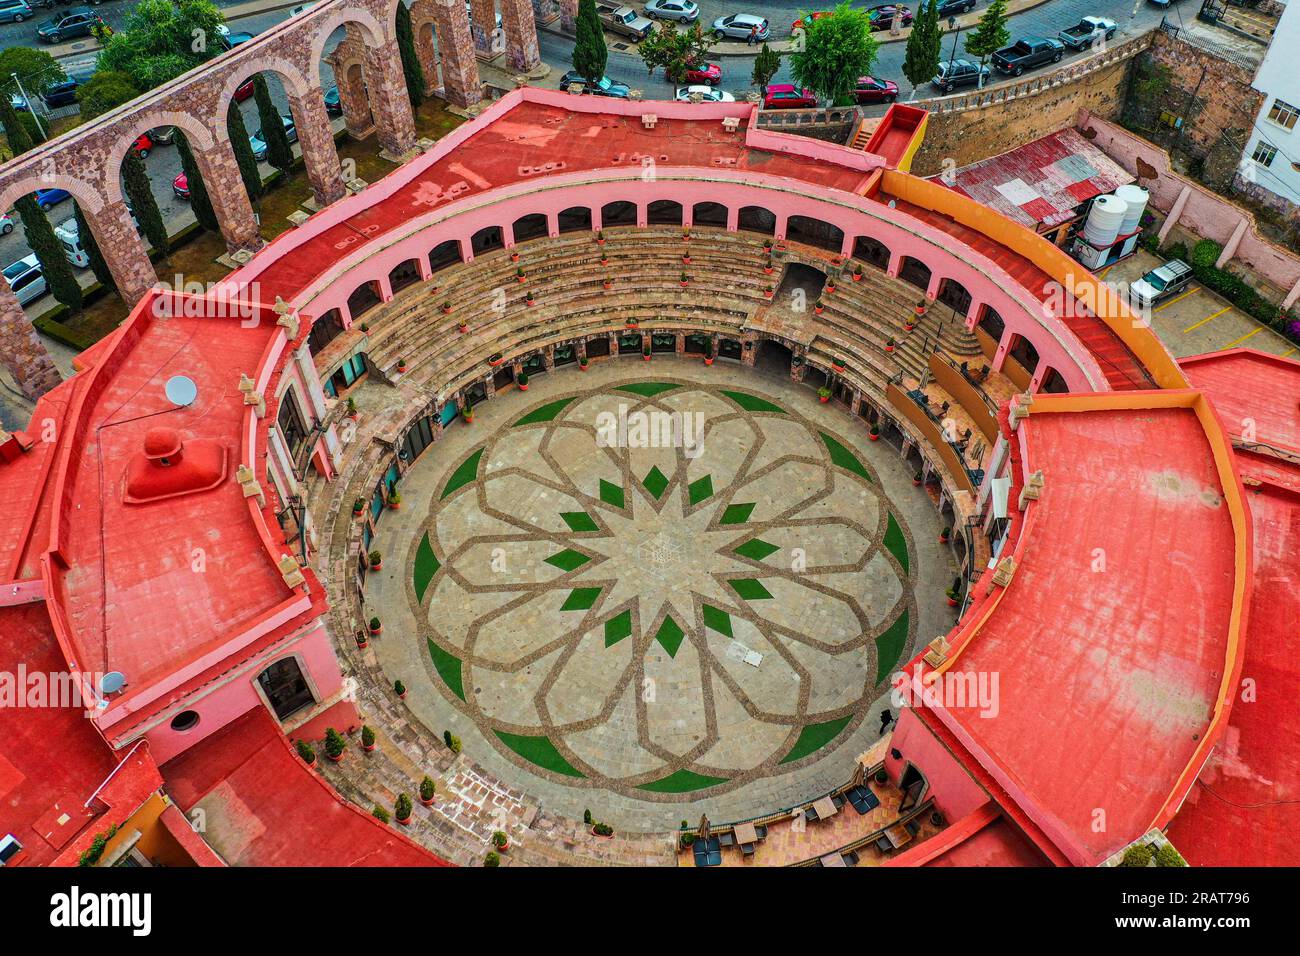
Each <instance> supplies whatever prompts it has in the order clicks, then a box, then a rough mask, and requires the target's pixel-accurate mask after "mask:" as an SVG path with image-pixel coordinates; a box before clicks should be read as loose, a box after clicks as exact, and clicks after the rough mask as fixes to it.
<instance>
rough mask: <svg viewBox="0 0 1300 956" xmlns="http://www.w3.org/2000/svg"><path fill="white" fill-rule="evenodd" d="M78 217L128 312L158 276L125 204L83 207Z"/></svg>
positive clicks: (115, 200) (115, 203)
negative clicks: (89, 234)
mask: <svg viewBox="0 0 1300 956" xmlns="http://www.w3.org/2000/svg"><path fill="white" fill-rule="evenodd" d="M204 182H205V183H206V182H207V180H206V179H205V180H204ZM241 185H242V184H241ZM81 214H82V215H83V216H84V217H85V219H86V225H87V226H89V227H90V231H91V233H92V234H93V235H94V237H95V243H96V244H97V245H98V246H99V252H100V254H101V255H102V256H103V257H104V264H105V265H106V266H108V271H109V272H111V273H113V282H114V284H115V285H116V286H117V291H118V293H119V294H120V295H121V296H122V301H123V302H125V303H126V306H127V308H128V309H129V308H131V307H132V306H134V305H135V304H136V303H137V302H139V301H140V300H141V299H143V298H144V296H145V294H146V293H147V292H148V291H149V290H150V289H152V288H153V287H154V284H155V283H157V281H158V274H157V273H156V272H155V271H154V267H153V263H152V262H150V261H149V254H148V253H147V252H146V251H145V248H144V243H143V242H142V241H141V239H140V234H139V233H138V232H137V231H136V228H135V225H134V224H133V223H132V222H131V213H130V211H129V210H128V209H127V208H126V203H125V202H123V201H122V200H121V199H120V198H119V199H110V200H109V201H108V202H106V203H104V205H103V206H101V207H100V208H99V209H98V210H96V211H93V212H92V211H91V210H89V209H87V208H86V207H85V206H83V207H82V209H81Z"/></svg>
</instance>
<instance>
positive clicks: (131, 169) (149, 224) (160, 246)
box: [122, 149, 170, 256]
mask: <svg viewBox="0 0 1300 956" xmlns="http://www.w3.org/2000/svg"><path fill="white" fill-rule="evenodd" d="M122 181H123V183H124V185H125V186H126V198H127V202H128V203H129V204H130V206H131V211H132V212H133V213H135V221H136V222H138V223H139V224H140V229H141V230H142V231H143V232H144V237H145V238H146V239H148V240H149V245H151V246H153V247H154V249H155V250H157V251H158V252H161V253H162V254H163V255H164V256H165V255H167V252H168V250H169V249H170V243H169V242H168V238H167V226H166V225H165V224H164V223H163V218H162V213H160V212H159V211H158V203H157V201H155V200H154V198H153V190H152V189H151V188H150V186H149V173H148V172H147V171H146V170H145V168H144V160H143V159H141V158H140V156H139V154H138V153H136V151H135V150H133V149H131V150H127V153H126V159H125V160H123V162H122Z"/></svg>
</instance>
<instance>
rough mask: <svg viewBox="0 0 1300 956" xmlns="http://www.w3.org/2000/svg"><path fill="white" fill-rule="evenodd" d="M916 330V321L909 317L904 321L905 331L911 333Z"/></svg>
mask: <svg viewBox="0 0 1300 956" xmlns="http://www.w3.org/2000/svg"><path fill="white" fill-rule="evenodd" d="M914 328H916V321H915V320H914V319H913V318H912V317H911V316H910V315H909V316H908V317H907V318H906V319H904V320H903V331H904V332H911V331H912V330H913V329H914Z"/></svg>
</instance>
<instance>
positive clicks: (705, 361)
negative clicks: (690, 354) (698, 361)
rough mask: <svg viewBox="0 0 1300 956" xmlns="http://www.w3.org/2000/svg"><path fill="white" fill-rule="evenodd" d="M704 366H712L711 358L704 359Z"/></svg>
mask: <svg viewBox="0 0 1300 956" xmlns="http://www.w3.org/2000/svg"><path fill="white" fill-rule="evenodd" d="M704 364H705V365H712V364H713V359H711V358H706V359H705V360H704Z"/></svg>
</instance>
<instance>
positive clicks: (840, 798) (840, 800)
mask: <svg viewBox="0 0 1300 956" xmlns="http://www.w3.org/2000/svg"><path fill="white" fill-rule="evenodd" d="M831 803H833V804H835V809H836V810H843V809H844V794H842V793H837V794H835V796H833V797H831Z"/></svg>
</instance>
